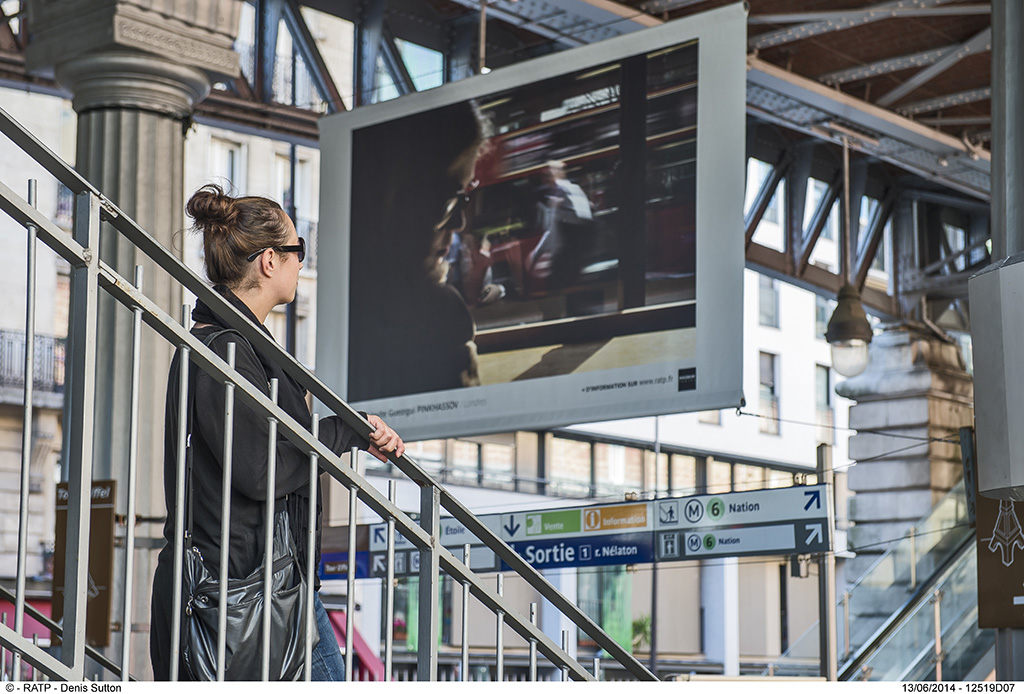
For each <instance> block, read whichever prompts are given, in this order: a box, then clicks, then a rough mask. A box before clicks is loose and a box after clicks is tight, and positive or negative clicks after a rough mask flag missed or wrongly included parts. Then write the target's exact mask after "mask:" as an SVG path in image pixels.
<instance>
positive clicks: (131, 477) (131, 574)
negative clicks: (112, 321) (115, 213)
mask: <svg viewBox="0 0 1024 694" xmlns="http://www.w3.org/2000/svg"><path fill="white" fill-rule="evenodd" d="M135 288H136V289H138V290H139V291H140V292H141V291H142V266H141V265H136V266H135ZM141 361H142V308H141V307H139V306H136V307H135V308H133V309H132V382H131V405H130V409H129V412H130V413H131V414H130V419H129V421H128V490H127V497H128V506H127V511H126V513H125V530H124V553H125V554H124V608H123V615H124V616H123V617H122V619H121V623H122V624H123V626H122V628H121V681H122V682H127V681H128V680H129V674H128V664H129V662H130V661H129V656H130V655H131V635H132V597H133V596H132V590H133V588H134V583H135V487H136V484H137V483H138V467H139V451H138V448H139V371H140V364H141Z"/></svg>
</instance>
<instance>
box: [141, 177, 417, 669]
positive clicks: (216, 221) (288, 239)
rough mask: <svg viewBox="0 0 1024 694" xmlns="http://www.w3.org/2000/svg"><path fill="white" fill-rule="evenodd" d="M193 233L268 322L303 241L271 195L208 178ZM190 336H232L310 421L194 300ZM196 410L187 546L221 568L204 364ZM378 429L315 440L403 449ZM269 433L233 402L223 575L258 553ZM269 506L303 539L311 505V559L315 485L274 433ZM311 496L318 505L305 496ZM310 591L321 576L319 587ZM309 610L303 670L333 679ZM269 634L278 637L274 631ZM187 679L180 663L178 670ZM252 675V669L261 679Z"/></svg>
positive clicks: (304, 459) (218, 277)
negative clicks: (311, 634) (308, 662)
mask: <svg viewBox="0 0 1024 694" xmlns="http://www.w3.org/2000/svg"><path fill="white" fill-rule="evenodd" d="M187 211H188V214H189V216H190V217H191V218H192V219H193V220H194V224H193V227H192V228H193V230H194V231H196V232H198V233H201V234H202V235H203V250H204V257H205V264H206V273H207V276H208V277H209V278H210V279H211V280H212V281H213V282H214V290H216V291H217V292H218V293H219V294H220V295H221V296H223V297H224V298H225V299H226V300H227V301H228V302H230V303H231V304H232V305H233V306H234V307H235V308H237V309H238V310H239V311H240V312H241V313H242V314H243V315H245V316H247V317H248V318H249V320H251V321H252V322H253V323H255V324H256V325H258V326H259V327H260V328H261V329H263V330H264V331H266V332H267V333H268V334H269V331H267V329H266V327H265V326H264V321H265V320H266V318H267V315H268V314H269V313H270V311H271V310H272V309H273V308H274V307H275V306H278V305H280V304H286V303H289V302H291V301H292V300H293V299H294V298H295V291H296V288H297V285H298V278H299V269H300V268H301V267H302V260H303V257H304V255H305V245H304V243H303V242H302V240H301V239H299V237H298V234H297V233H296V231H295V225H294V224H293V223H292V221H291V220H290V219H289V218H288V216H287V215H286V214H285V213H284V211H283V210H282V209H281V206H280V205H278V204H277V203H276V202H274V201H272V200H268V199H266V198H261V197H241V198H232V197H230V196H228V195H226V194H224V192H223V191H222V190H221V189H220V188H219V187H218V186H214V185H208V186H204V187H203V188H201V189H199V191H198V192H196V194H195V195H193V196H192V198H191V199H190V200H189V201H188V206H187ZM192 319H193V320H194V321H195V325H194V326H193V327H192V334H193V335H194V336H195V337H196V338H198V339H199V340H203V341H206V340H207V339H208V338H210V337H211V336H213V335H215V334H217V333H220V334H217V335H216V337H214V338H213V339H212V341H211V342H210V343H209V346H210V349H212V350H213V351H214V352H216V353H217V354H218V355H219V356H220V357H221V358H224V359H226V356H227V352H228V343H230V342H234V343H235V344H236V352H235V368H236V370H237V371H238V373H240V374H241V375H243V376H244V377H245V378H246V379H248V380H249V381H250V382H252V383H253V385H255V386H256V387H257V388H259V389H260V390H261V391H263V393H264V394H266V395H268V396H269V394H270V388H269V385H268V384H269V381H270V379H273V378H276V379H277V380H278V399H277V402H278V404H279V405H280V406H281V407H282V408H283V409H284V410H285V411H286V412H287V413H288V414H290V415H291V416H292V417H293V418H294V419H295V420H296V421H298V422H299V423H300V424H302V425H303V426H305V427H307V428H308V427H309V426H310V424H311V421H312V418H311V416H310V412H309V407H308V405H307V402H306V389H305V388H303V387H302V386H301V385H300V384H299V383H298V382H296V381H295V380H294V379H293V378H292V377H291V376H289V375H288V374H287V373H285V372H284V371H283V370H282V369H281V368H280V367H279V366H278V365H277V364H275V363H274V362H273V361H271V359H270V357H269V356H268V355H265V354H262V353H260V352H258V351H256V350H254V349H253V347H252V346H251V345H250V344H249V343H248V342H247V341H246V340H245V339H244V338H242V336H241V335H240V334H239V333H237V332H235V331H231V332H222V331H224V330H225V329H226V328H227V327H228V326H227V324H226V323H225V322H224V321H222V320H221V319H220V317H218V316H217V314H215V313H214V312H213V311H212V310H211V309H210V307H208V306H206V305H205V304H203V303H202V302H201V301H198V302H196V307H195V310H194V311H193V312H192ZM179 368H180V364H179V363H178V357H177V356H176V357H175V358H174V360H173V362H172V363H171V369H170V376H169V380H168V388H167V403H166V421H165V426H164V432H165V433H164V494H165V499H166V502H167V508H168V510H171V509H174V508H175V503H176V499H175V469H176V464H177V457H178V456H177V440H178V437H177V416H178V415H177V413H178V386H177V384H178V378H179V377H178V373H179V371H178V370H179ZM193 374H194V380H193V384H194V385H193V386H192V387H193V388H194V390H193V393H194V412H193V414H192V416H191V422H192V428H191V436H192V438H191V441H192V451H193V453H192V467H191V470H192V473H191V474H192V481H191V484H190V488H191V490H192V491H191V494H192V496H191V499H192V501H191V504H192V509H191V517H192V529H193V537H192V541H193V544H194V545H195V546H196V547H197V548H198V549H199V550H200V552H201V553H202V555H203V559H204V563H205V565H206V566H207V567H208V568H209V569H211V570H212V571H217V567H219V566H220V525H221V523H220V509H221V475H222V462H223V461H222V456H223V441H224V414H223V413H224V385H223V384H222V383H220V382H218V381H217V380H215V379H214V378H213V377H211V376H210V375H208V374H207V373H206V372H205V371H204V370H203V369H201V368H198V367H193ZM367 419H368V420H369V422H370V424H372V425H373V426H374V428H375V430H374V431H373V433H371V434H370V438H369V441H365V440H362V439H361V438H360V437H358V436H357V435H356V434H355V432H354V431H353V430H352V429H351V428H349V427H348V426H347V425H346V424H344V423H343V422H342V421H341V420H340V419H339V418H338V417H327V418H325V419H323V420H321V422H320V430H319V438H320V441H321V442H323V443H324V444H325V445H326V446H328V447H329V448H330V449H331V450H333V451H334V452H335V453H337V454H339V455H340V454H341V453H344V452H346V451H349V450H350V449H351V448H352V447H353V446H358V447H360V448H363V449H368V450H369V451H370V453H371V454H373V455H374V456H376V457H377V458H379V459H381V460H387V454H389V453H394V454H395V455H396V456H401V455H402V453H403V452H404V450H405V445H404V443H403V442H402V439H401V437H399V436H398V435H397V434H396V433H395V432H394V431H392V430H391V429H390V428H389V427H388V426H387V425H386V424H385V423H384V422H383V421H381V419H380V418H379V417H377V416H375V415H370V416H369V417H367ZM267 436H268V423H267V419H266V417H265V416H262V415H259V414H257V413H255V412H253V411H252V410H251V409H250V408H248V407H246V406H245V405H244V404H241V403H238V404H236V406H235V415H234V434H233V462H232V484H231V535H230V553H229V563H228V573H229V576H231V577H238V578H242V577H245V576H248V575H249V574H250V573H251V572H252V571H253V570H254V569H255V568H256V567H257V566H258V565H259V564H260V563H261V562H262V561H263V556H264V547H263V545H264V531H263V528H264V525H263V523H264V503H265V500H266V496H267V488H266V482H267V474H266V473H267V469H266V467H267V465H266V460H267ZM276 475H277V483H276V490H275V491H276V498H277V499H278V502H277V503H276V504H275V507H276V508H278V509H280V508H282V507H285V508H287V511H288V515H289V520H290V523H291V526H292V535H293V537H296V538H301V537H305V536H306V534H305V533H306V530H305V529H306V528H307V527H308V523H309V514H310V513H313V512H315V513H316V514H317V516H316V519H317V523H316V527H317V542H316V557H315V560H316V561H317V562H319V558H320V530H319V529H320V522H319V521H320V510H321V500H320V489H319V484H318V486H317V489H316V490H311V489H310V488H309V458H308V456H307V455H306V454H305V453H303V452H302V451H301V450H300V449H299V448H297V447H296V446H295V445H294V444H293V443H291V442H290V441H288V440H287V439H285V438H284V437H283V436H280V435H279V436H278V441H277V473H276ZM314 493H315V506H314V500H313V499H314V497H313V494H314ZM173 517H174V514H173V513H168V518H167V522H166V523H165V525H164V538H165V540H166V541H167V544H166V545H165V546H164V548H163V550H162V551H161V552H160V556H159V560H158V563H157V569H156V575H155V577H154V581H153V606H152V624H151V632H150V656H151V658H152V662H153V674H154V677H155V678H156V679H158V680H166V679H169V676H170V646H171V623H172V615H171V611H172V597H173V596H172V591H173V582H174V576H173V565H174V558H173V547H174V533H175V529H174V519H173ZM296 544H297V545H298V553H299V560H300V565H301V566H303V567H305V566H306V561H307V557H306V556H305V554H306V551H305V547H306V543H305V542H297V543H296ZM316 588H317V590H319V580H318V581H317V585H316ZM314 594H315V596H316V597H315V598H314V608H315V613H316V621H317V629H318V632H319V634H320V643H319V645H318V646H317V647H316V649H315V650H314V652H313V660H312V678H313V679H314V680H338V679H343V677H344V660H343V659H342V657H341V654H340V649H339V648H338V642H337V639H336V638H335V636H334V629H333V628H332V626H331V624H330V622H329V620H328V618H327V613H326V611H325V610H324V606H323V604H322V603H321V601H320V597H319V593H314ZM275 638H282V637H281V635H277V636H275ZM179 672H181V673H182V675H181V676H182V677H184V668H181V669H179ZM259 674H260V673H258V672H257V673H253V677H252V679H258V678H259Z"/></svg>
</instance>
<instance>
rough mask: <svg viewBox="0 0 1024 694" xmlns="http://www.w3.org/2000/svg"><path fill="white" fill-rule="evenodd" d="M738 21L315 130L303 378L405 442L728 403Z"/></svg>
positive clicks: (741, 104) (449, 91)
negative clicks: (309, 360) (315, 257)
mask: <svg viewBox="0 0 1024 694" xmlns="http://www.w3.org/2000/svg"><path fill="white" fill-rule="evenodd" d="M745 37H746V19H745V13H744V11H743V8H742V5H735V6H730V7H726V8H722V9H719V10H715V11H712V12H708V13H705V14H702V15H698V16H696V17H692V18H688V19H686V20H680V21H675V22H671V23H669V24H666V25H664V26H662V27H658V28H655V29H648V30H644V31H641V32H638V33H636V34H633V35H629V36H624V37H621V38H618V39H614V40H610V41H606V42H602V43H600V44H595V45H591V46H586V47H583V48H578V49H574V50H571V51H567V52H564V53H559V54H557V55H552V56H548V57H545V58H542V59H538V60H535V61H531V62H528V63H521V64H518V65H515V66H512V67H508V68H503V69H500V70H496V71H494V72H492V73H490V74H487V75H480V76H477V77H474V78H471V79H468V80H464V81H461V82H457V83H453V84H449V85H445V86H443V87H440V88H437V89H434V90H431V91H428V92H422V93H418V94H413V95H409V96H406V97H402V98H399V99H396V100H394V101H391V102H386V103H383V104H379V105H374V106H369V107H364V108H360V109H357V110H356V111H353V112H350V113H344V114H338V115H335V116H331V117H328V118H325V119H323V120H322V121H321V152H322V158H321V162H322V164H321V196H320V199H321V207H322V209H321V214H320V234H319V238H320V240H319V244H320V246H319V278H318V299H317V305H318V307H319V312H318V316H317V335H318V337H317V371H318V373H319V374H320V376H321V378H323V379H324V381H325V382H326V383H327V384H328V385H329V386H331V387H333V388H336V389H337V390H338V391H339V392H340V393H341V394H343V395H344V396H346V397H347V399H348V400H349V401H350V402H351V403H353V404H354V405H356V406H357V407H359V408H361V409H364V410H367V411H372V412H376V413H379V414H381V415H382V416H384V417H386V418H387V419H388V421H389V424H391V425H392V426H394V427H395V428H396V429H397V430H399V431H401V432H402V434H403V436H405V437H406V438H407V439H409V440H415V439H420V438H438V437H447V436H459V435H469V434H482V433H489V432H496V431H511V430H515V429H532V428H541V427H545V428H546V427H552V426H562V425H569V424H577V423H582V422H591V421H599V420H602V419H613V418H614V419H622V418H624V417H630V416H641V415H651V414H665V413H674V412H684V411H692V410H703V409H717V408H724V407H734V406H736V405H738V404H739V403H740V401H741V399H742V392H741V382H742V379H741V362H742V358H741V354H742V317H743V312H742V283H743V212H742V209H743V176H744V148H745V138H744V137H743V136H742V133H743V132H744V124H745V59H744V56H745Z"/></svg>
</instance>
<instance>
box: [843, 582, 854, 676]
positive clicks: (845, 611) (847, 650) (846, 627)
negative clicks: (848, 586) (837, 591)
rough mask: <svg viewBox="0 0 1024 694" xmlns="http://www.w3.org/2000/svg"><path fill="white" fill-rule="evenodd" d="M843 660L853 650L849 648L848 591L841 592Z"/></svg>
mask: <svg viewBox="0 0 1024 694" xmlns="http://www.w3.org/2000/svg"><path fill="white" fill-rule="evenodd" d="M843 642H844V644H845V645H844V646H843V660H846V659H847V658H848V657H849V656H850V652H851V651H852V650H853V649H852V647H851V646H850V591H848V590H847V591H843Z"/></svg>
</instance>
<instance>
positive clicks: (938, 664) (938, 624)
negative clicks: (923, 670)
mask: <svg viewBox="0 0 1024 694" xmlns="http://www.w3.org/2000/svg"><path fill="white" fill-rule="evenodd" d="M932 614H933V621H934V622H935V681H936V682H941V681H942V659H943V658H944V657H945V656H944V655H943V653H942V591H941V590H939V589H938V588H936V589H935V592H934V593H933V594H932Z"/></svg>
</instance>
